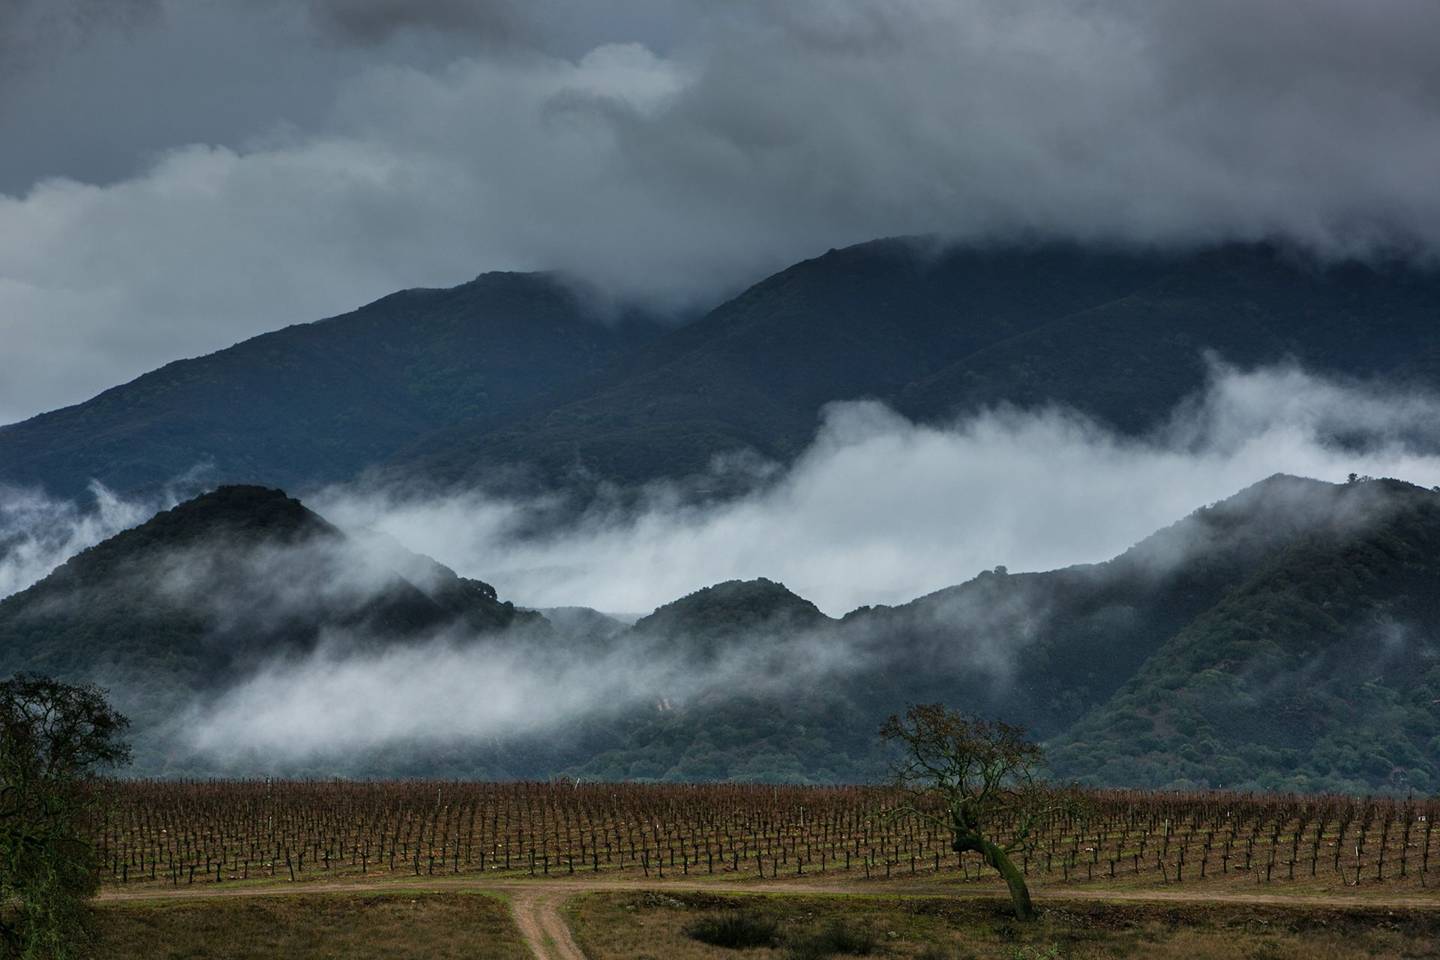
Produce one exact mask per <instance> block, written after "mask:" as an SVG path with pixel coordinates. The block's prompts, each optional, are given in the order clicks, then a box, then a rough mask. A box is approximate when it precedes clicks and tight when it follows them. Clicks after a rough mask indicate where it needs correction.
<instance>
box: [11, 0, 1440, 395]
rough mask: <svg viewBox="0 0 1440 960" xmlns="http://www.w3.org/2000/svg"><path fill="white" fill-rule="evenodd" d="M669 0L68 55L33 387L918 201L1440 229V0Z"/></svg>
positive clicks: (206, 13) (339, 7) (173, 17)
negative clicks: (518, 272)
mask: <svg viewBox="0 0 1440 960" xmlns="http://www.w3.org/2000/svg"><path fill="white" fill-rule="evenodd" d="M76 9H77V10H79V9H83V5H81V6H77V7H76ZM659 9H660V8H659V6H658V5H648V4H647V5H644V6H643V7H642V10H643V11H644V14H642V15H637V14H636V13H635V12H634V11H633V9H632V10H631V11H630V12H628V13H627V12H626V8H625V5H622V4H608V3H602V4H596V5H587V6H586V8H585V11H584V12H583V13H580V14H576V15H569V16H567V15H566V14H565V11H564V10H563V9H562V8H561V7H560V5H557V4H552V3H545V2H542V3H538V4H533V5H525V6H524V9H523V10H522V9H520V7H518V6H516V5H512V4H510V3H507V2H503V0H495V2H487V3H466V2H462V0H430V2H428V3H422V4H403V5H402V4H395V3H391V2H388V0H328V2H325V0H315V2H313V3H310V4H307V5H303V6H302V5H276V4H268V3H259V4H238V3H236V4H226V3H204V4H178V3H175V4H161V5H160V7H159V8H158V13H157V14H156V15H155V16H152V17H149V18H148V19H146V20H145V22H144V23H143V25H142V26H140V27H127V28H125V29H123V30H122V29H119V28H116V27H113V26H112V27H106V28H103V29H102V31H101V33H100V34H99V35H91V36H89V38H88V39H87V40H86V41H85V50H84V51H83V55H82V54H79V53H77V54H72V55H68V56H61V55H57V56H55V57H54V58H52V60H53V62H47V63H45V64H42V65H40V66H37V67H34V68H33V69H31V70H30V71H29V72H27V73H26V75H25V76H24V78H23V79H22V80H20V81H18V82H17V83H16V84H15V85H13V87H14V89H13V90H12V92H11V95H10V96H8V97H6V98H5V100H4V105H3V107H0V137H3V138H4V139H5V140H6V142H7V143H19V144H22V147H21V148H20V150H19V153H20V155H21V159H20V160H16V161H13V162H12V163H11V164H10V165H9V166H8V168H7V169H6V170H5V171H4V177H3V181H0V182H3V183H5V184H8V186H6V187H5V188H4V189H5V191H6V195H4V196H0V335H3V336H4V339H5V343H6V346H7V349H6V351H5V355H4V357H3V359H0V421H5V420H11V419H17V418H19V417H22V416H25V415H28V414H31V413H34V412H37V411H39V410H42V409H45V408H49V407H53V406H56V405H58V404H62V403H66V402H73V401H77V400H80V399H83V398H84V397H85V396H87V395H89V394H91V393H94V392H95V391H97V390H99V389H101V388H103V387H105V386H109V385H111V384H113V383H115V382H117V381H121V380H124V379H127V378H129V377H131V376H134V375H136V374H138V373H140V372H142V371H143V370H145V369H147V368H149V367H152V366H155V365H157V364H158V363H160V362H163V361H165V360H168V359H173V358H174V357H175V356H177V355H181V354H195V353H199V352H204V351H208V350H211V349H215V348H218V347H223V346H226V345H228V344H229V343H231V342H234V341H235V340H238V339H240V338H242V337H245V336H248V335H251V334H254V333H257V332H260V331H262V330H266V329H272V328H275V327H278V326H281V325H284V324H286V323H290V322H298V321H304V320H311V319H316V318H318V317H321V316H324V315H327V314H333V313H336V312H339V311H342V310H344V309H348V308H350V307H353V306H356V305H358V304H359V303H362V302H365V301H367V300H369V299H372V298H374V297H377V296H380V295H382V294H384V293H386V292H389V291H391V290H394V289H397V288H402V287H408V286H417V285H448V284H453V283H456V282H460V281H463V280H466V279H468V278H470V277H471V276H473V275H474V274H476V273H478V272H481V271H484V270H488V269H502V268H511V269H541V268H544V269H558V270H562V271H566V272H568V273H570V274H572V275H574V276H576V277H577V278H579V279H580V280H581V281H583V282H584V283H585V284H587V285H588V286H590V287H592V288H595V289H598V290H600V291H602V292H603V293H604V294H606V295H607V296H611V297H616V298H625V299H641V300H649V301H654V302H660V303H670V304H675V303H688V304H695V303H700V304H703V303H709V302H713V301H714V300H716V299H717V298H720V297H722V296H724V295H725V294H727V293H729V292H732V291H734V290H735V289H737V288H738V287H740V286H742V285H743V284H745V283H747V282H749V281H753V280H755V279H758V278H759V277H761V276H763V275H764V274H766V273H767V272H768V271H771V270H773V269H776V268H778V267H781V266H784V265H785V264H787V263H789V262H792V261H794V260H796V259H799V258H801V257H804V256H807V255H813V254H816V253H819V252H822V251H823V250H825V249H826V248H828V247H831V246H838V245H842V244H846V243H851V242H857V241H862V240H865V239H869V238H872V237H875V236H881V235H893V234H906V233H936V234H939V235H941V236H944V237H949V238H953V239H957V240H967V241H984V240H986V239H988V238H1014V237H1017V236H1043V237H1066V238H1074V239H1080V240H1103V241H1114V242H1129V243H1138V244H1165V245H1176V244H1182V245H1183V244H1201V243H1210V242H1220V241H1226V240H1249V239H1257V238H1279V239H1284V240H1288V241H1291V242H1293V243H1296V244H1298V245H1301V246H1303V247H1306V248H1309V249H1311V250H1314V251H1316V252H1318V253H1320V254H1322V255H1325V256H1334V257H1341V256H1350V255H1361V256H1364V255H1368V254H1370V253H1373V252H1375V251H1377V250H1386V251H1391V252H1393V251H1396V250H1399V251H1401V252H1405V253H1408V254H1410V255H1412V256H1415V257H1418V258H1432V257H1433V256H1434V253H1435V251H1436V249H1437V248H1440V194H1437V192H1436V191H1435V190H1434V189H1433V171H1434V170H1435V169H1436V168H1437V167H1440V121H1437V119H1436V117H1437V111H1436V107H1437V104H1440V61H1437V58H1435V57H1434V56H1433V38H1434V37H1435V36H1440V7H1437V6H1436V5H1435V4H1433V3H1429V2H1426V0H1377V2H1375V3H1371V4H1365V5H1363V6H1358V5H1355V4H1353V3H1348V2H1342V0H1301V2H1297V3H1291V4H1284V5H1277V4H1262V5H1255V4H1250V3H1240V2H1238V0H1218V2H1215V3H1207V4H1200V5H1196V4H1187V3H1183V2H1180V0H1159V2H1144V3H1142V2H1139V0H1105V2H1098V3H1089V4H1079V5H1077V4H1069V3H1062V2H1060V0H1018V2H1014V3H1005V4H996V3H991V2H984V0H962V2H949V0H947V2H943V3H942V2H939V0H905V2H901V3H884V4H882V3H879V2H876V0H842V2H838V3H836V2H823V3H822V2H818V0H816V2H811V0H801V2H797V3H786V4H772V3H761V2H736V3H729V4H720V5H702V4H693V5H692V4H680V5H670V6H668V7H666V8H665V11H666V12H665V13H664V14H663V15H662V14H661V13H659V12H657V11H658V10H659ZM14 22H22V23H23V22H25V21H14ZM7 29H8V32H7V34H6V35H7V36H13V34H14V27H13V25H12V26H9V27H8V28H7ZM90 33H91V34H94V33H95V31H94V30H91V31H90ZM242 48H243V51H244V52H243V55H242V54H241V53H239V52H237V51H240V50H241V49H242ZM97 64H98V65H99V66H98V67H97ZM77 108H78V109H82V110H84V111H85V115H87V116H95V117H96V118H97V120H96V122H97V124H98V125H99V127H100V128H101V130H102V133H103V131H105V130H110V131H111V134H112V135H109V136H101V137H99V138H98V139H97V144H96V145H97V146H98V147H100V148H101V149H99V151H98V153H99V154H103V156H102V157H101V158H100V160H97V161H96V162H95V163H94V164H92V165H87V163H88V162H87V161H85V160H83V159H82V158H86V157H90V156H92V154H93V153H94V151H91V150H89V149H88V147H89V146H91V144H90V141H89V140H87V134H86V133H85V131H84V126H85V125H83V124H82V125H78V126H77V125H75V124H60V123H56V122H55V121H56V118H57V117H59V116H63V115H66V114H65V113H64V111H66V110H69V111H74V110H76V109H77ZM132 121H133V123H132ZM131 126H133V127H135V129H136V132H133V133H132V132H131V131H130V130H129V127H131ZM77 131H78V132H77ZM22 160H23V162H21V161H22ZM101 161H103V162H101Z"/></svg>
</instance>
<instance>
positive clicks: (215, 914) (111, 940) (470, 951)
mask: <svg viewBox="0 0 1440 960" xmlns="http://www.w3.org/2000/svg"><path fill="white" fill-rule="evenodd" d="M97 913H98V918H97V932H98V933H99V935H100V936H101V938H102V942H101V944H100V949H99V951H98V954H99V956H102V957H105V958H106V960H141V958H144V960H251V958H254V960H260V958H265V960H271V958H276V957H284V958H286V960H331V958H334V960H341V958H344V960H369V958H377V960H378V958H381V957H383V958H386V960H392V958H393V960H521V958H528V957H529V956H530V953H529V951H528V950H526V949H525V946H524V944H523V943H522V941H521V940H520V936H519V933H518V931H516V929H515V925H514V924H513V923H512V922H511V919H510V914H509V908H508V906H507V904H506V903H505V902H504V901H503V900H499V899H496V898H494V897H489V896H483V895H478V894H454V893H445V894H440V893H420V892H395V893H386V894H375V895H369V894H367V895H341V894H321V895H306V896H290V897H284V896H276V897H243V898H212V899H209V900H188V901H187V900H179V899H177V900H173V901H170V900H167V901H139V902H132V903H108V904H103V905H102V906H101V907H100V908H99V910H98V911H97Z"/></svg>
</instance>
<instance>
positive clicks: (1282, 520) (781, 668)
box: [0, 476, 1440, 794]
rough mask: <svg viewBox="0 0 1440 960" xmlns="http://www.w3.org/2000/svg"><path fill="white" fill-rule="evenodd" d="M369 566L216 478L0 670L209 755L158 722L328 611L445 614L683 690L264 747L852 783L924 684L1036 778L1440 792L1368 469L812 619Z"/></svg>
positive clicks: (1431, 729)
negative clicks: (517, 591) (417, 734)
mask: <svg viewBox="0 0 1440 960" xmlns="http://www.w3.org/2000/svg"><path fill="white" fill-rule="evenodd" d="M216 545H218V547H219V549H210V548H211V547H212V546H216ZM279 547H283V548H285V549H283V550H278V549H277V548H279ZM286 557H288V558H289V559H288V560H285V562H284V563H281V562H280V560H281V559H283V558H286ZM277 558H279V559H277ZM373 566H374V565H373V564H368V565H367V569H368V568H370V567H373ZM381 570H382V573H384V575H377V576H371V577H369V579H365V578H363V577H360V578H357V571H356V570H355V569H354V568H353V557H352V555H351V544H350V543H349V541H347V540H346V538H345V537H343V535H341V534H340V533H339V532H338V531H336V530H335V529H334V528H333V527H330V526H329V524H327V523H325V522H324V521H323V520H321V519H320V518H319V517H316V516H315V515H314V514H312V513H310V512H309V511H308V510H306V509H305V508H304V507H303V506H302V505H301V504H299V503H298V502H297V501H294V500H291V499H289V498H287V497H286V496H284V495H283V494H281V493H280V492H278V491H270V490H264V489H261V488H253V487H238V488H223V489H222V490H220V491H217V492H216V493H214V494H211V495H207V496H206V497H202V498H199V499H197V500H195V501H192V502H191V503H188V504H185V505H183V506H181V507H179V508H177V509H175V510H173V511H169V512H167V513H165V514H162V515H160V516H158V517H156V518H155V519H154V520H152V521H151V522H149V523H147V524H145V525H143V526H141V527H139V528H136V529H135V530H131V531H128V532H126V533H123V534H121V535H119V536H117V537H115V538H113V539H111V540H109V541H107V542H106V543H103V544H101V545H99V546H97V547H95V548H94V549H92V550H89V551H86V552H85V553H82V554H81V555H79V556H77V557H76V558H74V559H73V560H72V561H70V562H69V563H67V564H66V565H64V566H63V567H61V568H60V569H59V570H57V571H56V572H55V573H54V574H52V575H51V576H50V577H48V578H46V579H45V580H44V581H42V582H41V583H39V584H37V585H36V586H35V587H33V588H31V589H30V590H27V591H25V592H23V593H20V594H17V595H16V596H14V597H11V598H8V599H7V600H5V601H3V602H0V670H8V671H16V670H36V671H40V672H44V673H47V674H51V675H55V676H59V677H61V678H64V679H67V680H71V681H83V680H94V679H102V678H103V680H104V682H105V683H106V684H107V685H108V686H110V687H111V688H112V689H113V690H114V691H115V693H116V696H117V698H118V699H117V705H118V706H120V708H121V709H122V710H124V711H125V712H127V713H130V714H132V716H133V718H134V720H135V721H136V748H137V760H138V763H137V767H136V769H137V771H138V772H142V773H146V774H169V775H197V774H198V775H208V774H212V773H216V772H223V771H217V770H215V769H212V768H210V767H207V766H206V765H205V764H206V761H205V760H204V759H203V758H200V759H197V758H193V757H190V756H188V755H186V754H185V753H184V752H183V751H177V750H176V749H175V745H174V743H173V741H166V740H164V739H163V730H164V726H163V724H164V721H166V720H168V719H170V718H171V717H172V716H173V715H174V714H175V712H176V711H177V710H179V709H180V708H181V707H187V706H190V705H191V704H192V703H193V702H194V701H195V700H196V699H197V698H199V699H200V700H201V701H202V702H203V699H204V697H205V696H208V695H211V694H213V693H214V692H216V691H217V690H219V689H222V688H223V687H224V686H225V685H227V684H229V683H230V682H233V681H234V680H235V679H236V678H239V677H244V676H246V675H248V672H249V671H250V670H252V669H253V668H254V667H255V666H256V665H257V664H260V663H267V662H272V661H273V660H274V659H275V658H277V657H287V656H288V657H300V656H303V655H304V654H306V653H307V652H309V651H310V650H312V649H314V646H315V644H316V642H317V638H318V637H319V636H321V635H322V633H324V632H325V631H327V630H328V631H330V632H331V633H333V634H335V635H337V636H341V637H349V638H351V639H350V642H352V643H353V644H355V645H357V648H360V647H363V645H365V644H372V645H373V644H397V643H398V644H403V643H409V642H413V641H414V640H415V639H416V638H423V637H427V636H431V635H433V634H434V633H435V632H436V631H437V630H440V629H443V628H445V627H447V626H449V625H452V624H458V625H460V626H461V627H462V628H463V629H464V630H465V631H466V632H468V633H471V634H486V635H487V636H488V637H489V638H490V639H491V642H496V643H500V644H509V645H510V646H511V647H512V648H513V649H514V650H516V651H517V653H521V654H523V656H525V657H528V658H532V659H534V658H538V660H537V661H536V662H540V663H545V664H553V663H556V662H572V661H574V659H575V658H577V657H579V658H584V657H587V656H591V655H597V654H600V653H602V652H606V651H608V652H609V653H611V654H615V655H616V656H615V657H614V658H613V659H615V660H623V659H624V658H626V657H630V658H633V659H632V661H631V662H635V663H651V662H656V663H665V662H672V663H676V664H678V665H679V666H678V667H677V671H679V672H680V673H681V675H680V676H678V677H677V679H676V680H675V681H674V682H675V683H676V684H677V686H679V687H680V688H681V689H682V690H683V693H677V692H676V691H674V690H671V689H669V688H668V687H667V686H666V685H665V684H666V682H668V681H657V682H656V685H655V689H654V690H653V691H644V694H645V695H644V696H642V697H638V698H636V700H634V701H629V702H625V701H622V702H617V703H616V704H614V705H613V706H610V707H605V708H601V709H598V710H596V711H594V712H592V713H587V714H585V715H584V716H581V717H577V718H572V719H567V720H565V721H563V722H561V723H560V724H559V725H558V726H556V727H552V728H547V729H545V730H539V731H536V732H534V733H531V734H525V735H517V736H515V737H513V738H506V739H503V740H500V741H492V742H484V743H480V742H476V743H447V744H440V745H434V746H431V745H428V744H425V743H392V744H386V745H382V746H378V747H376V748H375V749H373V750H370V751H362V752H358V753H355V754H352V755H346V756H344V757H334V756H320V757H317V758H316V759H315V760H314V761H313V762H309V761H307V763H306V765H300V764H299V763H296V764H295V765H293V766H288V767H287V766H283V765H279V766H277V768H272V769H275V772H277V773H284V774H288V775H292V776H321V777H325V776H332V775H335V774H337V773H343V774H346V775H351V776H424V777H442V778H444V777H455V778H469V777H476V778H482V779H511V778H522V779H524V778H529V779H543V778H547V777H550V776H553V775H556V774H561V775H566V776H579V777H584V778H588V779H600V780H667V781H714V780H726V779H736V780H747V781H753V782H792V783H825V782H831V783H833V782H857V781H873V780H877V779H882V778H883V777H884V776H885V774H886V771H887V769H888V767H889V763H890V760H891V759H892V756H891V755H890V754H889V753H887V752H886V750H885V749H884V748H883V746H882V745H880V744H878V743H877V742H876V740H875V737H874V731H875V729H876V726H877V725H878V724H879V723H880V722H881V720H882V719H883V718H884V717H886V716H887V715H889V714H891V713H893V712H895V711H896V710H898V709H901V708H902V707H903V706H904V705H905V704H907V703H917V702H919V703H923V702H944V703H949V704H954V705H956V706H958V707H959V708H961V709H963V710H965V711H967V712H973V713H977V714H982V715H989V716H1002V717H1006V718H1007V719H1009V720H1012V721H1013V722H1015V723H1017V724H1021V725H1024V726H1025V727H1027V728H1028V729H1030V730H1032V731H1034V734H1035V736H1036V737H1037V739H1039V740H1040V741H1041V742H1043V743H1045V744H1046V745H1047V754H1048V759H1049V763H1050V769H1049V774H1050V775H1052V776H1055V777H1059V778H1062V779H1071V778H1074V779H1079V780H1081V781H1083V782H1085V783H1090V784H1095V785H1130V786H1154V787H1175V788H1192V787H1193V788H1205V787H1225V788H1231V789H1274V790H1298V791H1306V792H1315V791H1326V790H1341V791H1350V792H1365V791H1374V790H1379V791H1384V792H1390V793H1400V794H1403V793H1406V792H1410V791H1418V792H1421V793H1430V792H1434V791H1436V790H1437V789H1440V706H1437V704H1436V703H1435V702H1434V701H1435V697H1434V693H1433V691H1434V690H1435V689H1437V688H1440V654H1437V652H1436V647H1435V645H1434V642H1433V640H1432V639H1431V638H1433V637H1434V636H1435V635H1436V634H1437V632H1440V599H1437V598H1440V494H1437V493H1436V492H1435V491H1430V490H1424V489H1421V488H1418V487H1414V486H1410V485H1408V484H1403V483H1398V482H1395V481H1385V480H1369V481H1362V480H1357V481H1356V482H1354V483H1348V484H1340V485H1335V484H1326V483H1320V482H1318V481H1313V480H1301V479H1297V478H1294V477H1284V476H1277V477H1273V478H1271V479H1269V480H1266V481H1263V482H1262V483H1259V484H1256V485H1255V486H1253V487H1251V488H1250V489H1247V490H1245V491H1242V492H1241V493H1240V494H1237V495H1236V496H1234V497H1231V498H1230V499H1228V500H1225V501H1222V502H1220V503H1217V504H1215V505H1214V506H1212V507H1208V508H1206V509H1203V510H1200V511H1198V512H1196V513H1195V514H1194V515H1192V516H1190V517H1187V518H1185V519H1184V520H1182V521H1180V522H1179V523H1176V524H1175V525H1173V526H1171V527H1169V528H1167V529H1165V530H1162V531H1159V532H1158V533H1156V534H1154V535H1153V536H1151V537H1149V538H1147V539H1146V540H1144V541H1142V542H1141V543H1139V544H1137V545H1136V546H1135V547H1133V548H1132V549H1130V550H1129V551H1127V552H1126V553H1124V554H1122V555H1121V556H1119V557H1116V558H1115V559H1113V560H1111V561H1108V562H1106V563H1100V564H1093V565H1086V566H1080V567H1073V568H1068V569H1064V570H1056V571H1050V572H1046V573H1005V572H1000V571H996V572H990V573H986V574H983V575H981V576H979V577H977V578H975V579H974V580H971V581H970V582H968V583H964V584H961V585H959V586H955V587H951V588H947V589H945V590H941V591H938V592H936V593H933V594H930V595H928V596H925V597H921V598H919V599H917V600H915V601H913V602H911V603H908V604H904V605H902V606H897V607H873V608H862V609H860V610H856V611H853V612H851V613H850V614H847V615H846V616H845V617H843V618H842V619H839V620H834V619H831V618H829V617H827V616H825V615H824V614H822V613H821V612H820V611H819V610H817V609H816V608H815V607H814V605H813V604H811V603H809V602H808V601H806V600H804V599H802V598H800V597H797V596H795V595H794V594H793V593H791V592H790V591H789V590H787V589H786V588H785V587H784V586H783V585H782V584H778V583H773V582H770V581H766V580H755V581H746V582H740V581H732V582H729V583H723V584H718V585H716V586H714V587H710V588H707V589H705V590H701V591H697V592H696V593H695V594H693V595H691V596H688V597H685V598H682V599H681V600H677V601H676V602H674V603H672V604H668V605H666V606H664V607H662V608H660V609H659V610H657V611H655V613H654V614H652V615H651V616H649V617H646V618H644V619H642V620H640V621H639V622H637V623H636V624H635V625H634V627H632V628H624V627H622V626H621V625H619V624H618V623H616V622H614V621H609V620H606V619H605V618H602V617H596V616H594V615H588V616H587V615H576V614H575V612H573V611H572V612H571V613H570V614H565V615H562V616H557V623H556V625H551V624H549V623H547V622H546V621H544V620H543V619H542V618H541V617H540V616H539V615H538V614H534V613H528V612H523V611H517V610H516V609H515V608H514V607H513V606H511V605H509V604H507V603H503V602H501V601H500V600H499V599H498V598H497V597H496V596H495V592H494V590H493V589H491V588H490V587H489V586H487V585H485V584H483V583H480V582H478V581H470V580H464V579H462V578H459V577H456V576H455V574H454V573H453V572H451V571H449V570H446V569H445V568H443V567H440V566H439V565H438V564H434V563H433V562H431V561H428V560H425V559H424V558H421V557H417V556H415V555H413V554H408V553H405V552H404V551H402V550H399V549H398V548H397V549H396V551H395V553H394V556H393V557H392V558H390V560H389V561H387V563H386V564H382V565H381ZM385 571H389V572H388V573H386V572H385ZM357 580H363V581H364V582H363V583H362V584H360V585H358V586H357ZM297 597H298V598H301V599H302V600H303V602H300V603H298V604H297V603H295V602H294V600H295V598H297ZM280 598H290V600H289V601H288V602H286V603H281V602H280ZM506 628H509V632H507V633H499V632H497V631H500V630H502V629H506ZM516 628H520V629H516ZM737 665H739V666H737ZM261 759H262V760H269V759H273V758H261Z"/></svg>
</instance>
